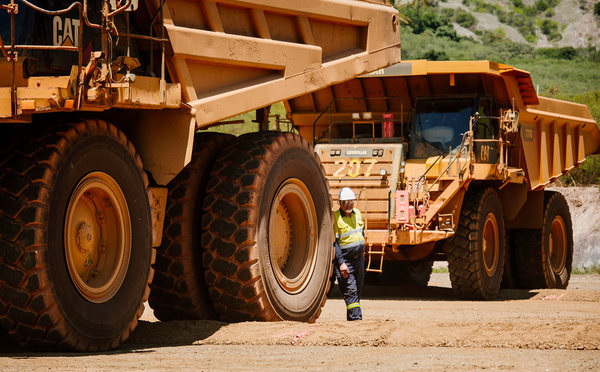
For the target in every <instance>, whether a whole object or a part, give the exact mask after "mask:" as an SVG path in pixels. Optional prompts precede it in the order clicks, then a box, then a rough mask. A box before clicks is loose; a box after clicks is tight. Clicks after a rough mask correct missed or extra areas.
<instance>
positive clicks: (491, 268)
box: [447, 187, 504, 300]
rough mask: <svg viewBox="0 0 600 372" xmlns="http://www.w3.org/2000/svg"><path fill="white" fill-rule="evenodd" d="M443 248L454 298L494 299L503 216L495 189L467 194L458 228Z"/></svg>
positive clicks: (500, 267) (501, 254)
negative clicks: (456, 296) (444, 248)
mask: <svg viewBox="0 0 600 372" xmlns="http://www.w3.org/2000/svg"><path fill="white" fill-rule="evenodd" d="M447 249H448V252H447V254H448V268H449V270H450V281H451V282H452V288H453V289H454V291H455V293H456V294H457V295H458V297H460V298H462V299H468V300H491V299H494V298H496V296H497V295H498V292H499V291H500V284H501V282H502V273H503V267H504V217H503V214H502V205H501V204H500V198H499V197H498V193H497V192H496V190H494V189H493V188H491V187H489V188H475V189H469V190H468V191H467V194H466V195H465V200H464V202H463V206H462V209H461V211H460V219H459V221H458V228H457V230H456V233H455V235H454V236H453V237H452V238H450V239H449V241H448V246H447Z"/></svg>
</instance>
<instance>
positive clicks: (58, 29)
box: [52, 16, 80, 47]
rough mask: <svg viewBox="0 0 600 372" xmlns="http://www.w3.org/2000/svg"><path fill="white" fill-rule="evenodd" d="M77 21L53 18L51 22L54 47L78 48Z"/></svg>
mask: <svg viewBox="0 0 600 372" xmlns="http://www.w3.org/2000/svg"><path fill="white" fill-rule="evenodd" d="M79 26H80V25H79V19H73V18H65V19H64V20H63V19H62V18H61V17H59V16H55V17H54V19H53V20H52V43H53V44H54V45H55V46H59V45H60V46H74V47H79Z"/></svg>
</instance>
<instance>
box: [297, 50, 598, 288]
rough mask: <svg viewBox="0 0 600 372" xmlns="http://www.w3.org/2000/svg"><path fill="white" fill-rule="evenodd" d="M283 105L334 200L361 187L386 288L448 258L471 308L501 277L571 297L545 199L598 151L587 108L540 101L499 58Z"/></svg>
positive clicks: (561, 208) (354, 83) (373, 77)
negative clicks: (311, 147) (309, 144)
mask: <svg viewBox="0 0 600 372" xmlns="http://www.w3.org/2000/svg"><path fill="white" fill-rule="evenodd" d="M286 105H287V108H288V110H289V111H290V113H291V117H292V119H293V122H294V124H295V125H296V126H297V127H298V128H299V130H300V133H301V134H302V135H303V136H305V137H307V138H312V139H313V140H314V141H315V143H316V147H315V148H316V151H317V154H318V156H319V157H320V158H321V161H322V162H323V164H324V167H325V169H326V173H327V177H328V180H329V184H330V191H331V194H332V196H333V197H334V199H335V195H336V193H337V192H338V191H339V190H340V189H341V188H342V187H345V186H349V187H351V188H353V189H354V190H355V192H357V193H358V192H359V191H360V198H359V203H358V208H359V209H361V211H362V212H363V214H364V215H365V225H366V243H367V246H368V251H369V252H368V255H369V261H370V264H369V270H372V271H377V272H381V271H382V269H383V273H382V274H381V276H382V278H383V280H384V281H389V280H390V279H393V277H394V276H400V275H402V276H403V277H404V279H407V278H408V280H409V282H410V281H411V280H412V281H413V282H415V281H416V282H417V283H420V284H426V283H427V280H428V279H429V273H430V271H431V262H432V261H433V260H446V259H447V260H448V261H449V265H450V273H451V279H452V282H453V287H454V288H455V289H456V290H457V292H458V294H459V295H461V296H463V297H466V298H484V299H487V298H493V297H495V296H496V294H497V292H498V290H499V288H500V284H501V281H502V276H503V273H504V276H505V282H504V284H505V285H512V286H517V287H523V288H530V287H535V288H539V287H559V288H564V287H566V285H567V283H568V279H569V272H570V269H571V262H572V254H573V251H572V231H571V222H570V216H569V215H568V207H567V206H566V203H565V202H564V198H562V196H560V195H556V194H555V193H551V192H544V190H543V189H544V187H545V186H547V185H548V184H549V183H551V182H552V181H554V180H555V179H556V178H557V177H559V176H560V175H562V174H565V173H567V172H568V171H569V170H571V169H573V168H574V167H576V166H578V165H579V164H581V163H582V162H583V161H584V160H585V157H586V156H587V155H589V154H593V153H597V152H599V151H600V130H599V129H598V126H597V124H596V122H595V121H594V119H593V118H592V116H591V115H590V113H589V110H588V109H587V107H586V106H585V105H580V104H575V103H570V102H565V101H559V100H554V99H549V98H544V97H538V96H537V94H536V92H535V90H534V88H533V84H532V81H531V77H530V75H529V73H527V72H526V71H522V70H519V69H516V68H514V67H511V66H507V65H503V64H498V63H494V62H490V61H472V62H462V61H461V62H430V61H405V62H402V63H400V64H396V65H394V66H392V67H390V68H387V69H384V70H381V71H377V72H375V73H372V74H368V75H365V76H362V77H360V78H357V79H354V80H351V81H348V82H344V83H341V84H336V85H333V86H331V87H328V88H326V89H324V90H322V91H319V92H315V93H312V94H309V95H304V96H301V97H298V98H295V99H292V100H290V101H288V102H287V103H286ZM565 211H566V212H565ZM559 212H560V213H559ZM505 243H506V244H505ZM505 246H506V249H507V250H508V251H506V252H505ZM381 258H383V260H380V259H381ZM384 261H385V263H384ZM397 262H400V263H397ZM381 265H383V266H381ZM399 266H400V267H399ZM386 267H388V268H389V269H388V271H387V272H386ZM402 270H404V271H405V272H406V271H410V272H411V273H412V274H410V275H409V274H406V275H405V274H398V273H399V272H401V271H402ZM411 270H412V271H411ZM423 271H424V272H423ZM413 274H414V275H413ZM390 277H391V278H390Z"/></svg>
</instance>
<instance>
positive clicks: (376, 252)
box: [366, 244, 385, 273]
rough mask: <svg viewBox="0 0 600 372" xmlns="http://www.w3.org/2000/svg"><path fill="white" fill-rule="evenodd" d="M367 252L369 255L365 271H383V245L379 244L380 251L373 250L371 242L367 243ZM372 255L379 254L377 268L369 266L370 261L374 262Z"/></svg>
mask: <svg viewBox="0 0 600 372" xmlns="http://www.w3.org/2000/svg"><path fill="white" fill-rule="evenodd" d="M367 254H368V255H369V262H368V263H367V269H366V271H368V272H376V273H382V272H383V255H384V254H385V245H382V246H381V250H380V251H376V250H373V246H372V245H371V244H369V250H368V251H367ZM373 255H379V269H376V268H371V263H372V262H374V260H373Z"/></svg>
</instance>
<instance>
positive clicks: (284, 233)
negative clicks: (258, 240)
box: [268, 178, 317, 293]
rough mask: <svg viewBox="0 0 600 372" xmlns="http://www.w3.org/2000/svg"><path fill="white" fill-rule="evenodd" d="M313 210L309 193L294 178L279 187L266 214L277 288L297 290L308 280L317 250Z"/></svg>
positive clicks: (303, 286) (313, 266) (270, 254)
mask: <svg viewBox="0 0 600 372" xmlns="http://www.w3.org/2000/svg"><path fill="white" fill-rule="evenodd" d="M316 224H317V214H316V211H315V206H314V203H313V200H312V197H311V196H310V193H309V191H308V189H307V188H306V186H305V185H304V183H302V182H301V181H300V180H298V179H296V178H292V179H288V180H286V181H285V182H284V183H283V184H282V185H281V186H280V188H279V190H278V191H277V193H276V194H275V197H274V198H273V203H272V205H271V211H270V216H269V247H268V249H269V258H270V261H271V267H272V268H273V273H274V274H275V277H276V278H277V281H278V283H279V285H280V286H281V288H283V289H284V290H285V291H286V292H288V293H298V292H300V291H302V290H303V289H304V288H305V287H306V285H307V284H308V283H309V281H310V278H311V276H312V273H313V271H314V268H315V261H316V253H317V238H316V226H317V225H316Z"/></svg>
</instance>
